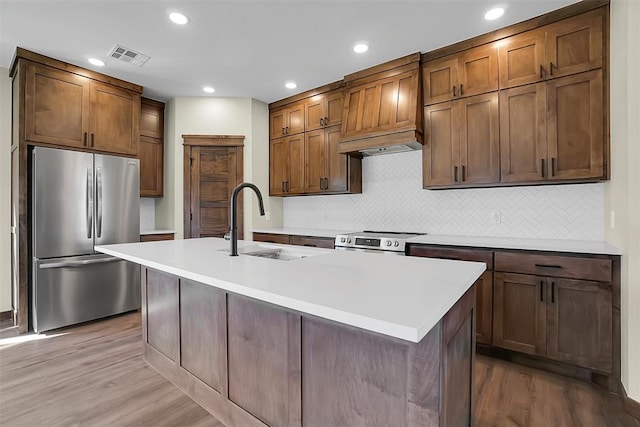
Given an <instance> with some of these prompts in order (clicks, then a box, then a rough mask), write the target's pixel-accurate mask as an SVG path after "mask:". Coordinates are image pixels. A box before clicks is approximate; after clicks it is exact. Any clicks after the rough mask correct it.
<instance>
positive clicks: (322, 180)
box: [320, 178, 324, 190]
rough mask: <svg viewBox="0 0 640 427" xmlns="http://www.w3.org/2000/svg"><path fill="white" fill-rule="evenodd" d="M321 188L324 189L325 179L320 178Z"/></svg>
mask: <svg viewBox="0 0 640 427" xmlns="http://www.w3.org/2000/svg"><path fill="white" fill-rule="evenodd" d="M320 189H321V190H324V179H322V178H320Z"/></svg>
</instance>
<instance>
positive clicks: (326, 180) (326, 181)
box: [324, 178, 329, 190]
mask: <svg viewBox="0 0 640 427" xmlns="http://www.w3.org/2000/svg"><path fill="white" fill-rule="evenodd" d="M324 189H325V190H328V189H329V180H328V179H327V178H325V179H324Z"/></svg>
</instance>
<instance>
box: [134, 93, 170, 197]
mask: <svg viewBox="0 0 640 427" xmlns="http://www.w3.org/2000/svg"><path fill="white" fill-rule="evenodd" d="M138 158H139V159H140V196H142V197H162V195H163V188H164V186H163V169H164V103H162V102H158V101H154V100H152V99H146V98H142V99H141V104H140V141H139V152H138Z"/></svg>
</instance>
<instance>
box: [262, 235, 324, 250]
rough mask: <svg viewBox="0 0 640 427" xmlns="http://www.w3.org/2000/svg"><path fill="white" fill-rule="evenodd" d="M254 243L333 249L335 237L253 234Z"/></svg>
mask: <svg viewBox="0 0 640 427" xmlns="http://www.w3.org/2000/svg"><path fill="white" fill-rule="evenodd" d="M253 241H254V242H265V243H278V244H281V245H297V246H311V247H314V248H325V249H333V248H334V243H335V239H334V238H333V237H314V236H297V235H289V234H273V233H253Z"/></svg>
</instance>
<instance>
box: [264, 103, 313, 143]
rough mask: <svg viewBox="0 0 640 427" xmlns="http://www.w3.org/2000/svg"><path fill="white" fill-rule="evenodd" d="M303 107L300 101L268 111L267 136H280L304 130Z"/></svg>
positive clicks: (272, 137)
mask: <svg viewBox="0 0 640 427" xmlns="http://www.w3.org/2000/svg"><path fill="white" fill-rule="evenodd" d="M304 112H305V107H304V104H303V103H302V102H299V103H296V104H292V105H288V106H286V107H283V108H278V109H276V110H272V111H270V113H269V129H270V130H269V136H270V138H271V139H274V138H282V137H283V136H287V135H295V134H299V133H302V132H304V125H305V118H304V117H305V115H304Z"/></svg>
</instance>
